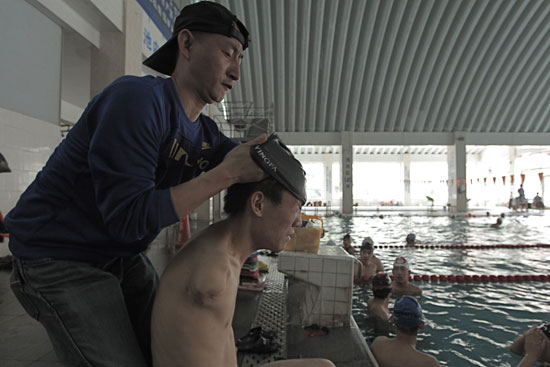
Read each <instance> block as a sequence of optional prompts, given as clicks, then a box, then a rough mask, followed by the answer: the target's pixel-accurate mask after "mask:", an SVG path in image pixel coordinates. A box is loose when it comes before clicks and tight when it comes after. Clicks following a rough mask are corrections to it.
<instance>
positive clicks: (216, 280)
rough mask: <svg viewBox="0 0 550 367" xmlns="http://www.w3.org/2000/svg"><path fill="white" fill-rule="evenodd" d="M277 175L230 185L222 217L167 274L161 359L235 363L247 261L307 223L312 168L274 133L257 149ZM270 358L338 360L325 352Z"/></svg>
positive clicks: (160, 363) (157, 339)
mask: <svg viewBox="0 0 550 367" xmlns="http://www.w3.org/2000/svg"><path fill="white" fill-rule="evenodd" d="M251 154H252V156H253V158H254V160H255V161H256V162H257V163H258V164H259V165H260V166H261V167H262V168H263V169H264V170H265V172H266V173H268V174H269V175H270V176H268V178H265V179H263V180H262V181H259V182H252V183H247V184H237V185H233V186H231V187H229V189H228V192H227V195H226V197H225V207H224V210H225V212H226V213H227V214H228V217H227V219H225V220H222V221H219V222H217V223H215V224H213V225H211V226H209V227H208V228H207V229H205V230H204V231H202V232H201V233H199V234H198V235H197V237H196V238H194V239H192V240H191V241H190V242H189V243H188V244H187V245H185V246H184V247H183V248H182V249H181V250H180V252H179V253H178V254H177V255H176V257H175V258H174V260H173V261H172V262H171V263H170V264H169V265H168V267H167V268H166V270H165V272H164V274H163V275H162V278H161V280H160V286H159V291H158V293H157V297H156V299H155V303H154V306H153V317H152V325H151V335H152V351H153V366H155V367H180V366H181V367H190V366H192V367H214V366H215V367H236V366H237V350H236V348H235V338H234V335H233V328H232V326H231V322H232V319H233V313H234V310H235V301H236V297H237V288H238V286H239V275H240V271H241V267H242V265H243V263H244V261H245V260H246V258H247V257H248V256H249V255H250V254H251V253H252V252H254V251H256V250H258V249H260V248H261V249H269V250H271V251H273V252H279V251H281V250H282V249H283V247H284V245H285V244H286V243H287V242H288V241H289V239H290V236H291V235H292V234H293V233H294V227H299V226H300V225H301V215H300V214H301V213H300V211H301V207H302V205H303V204H304V203H305V202H306V194H305V181H306V180H305V173H304V171H303V169H302V166H301V164H300V162H298V161H297V160H296V159H295V158H294V157H293V156H292V154H291V153H290V151H289V150H288V149H287V148H286V147H285V146H284V145H283V144H282V143H280V142H279V140H278V139H277V138H276V137H274V136H273V135H272V136H271V137H270V138H269V139H268V141H267V142H266V143H264V144H262V145H259V146H255V147H253V149H252V150H251ZM265 366H270V367H274V366H281V367H282V366H292V367H294V366H296V367H306V366H319V367H334V364H332V363H331V362H330V361H328V360H324V359H303V360H302V359H300V360H288V361H277V362H274V363H270V364H267V365H265Z"/></svg>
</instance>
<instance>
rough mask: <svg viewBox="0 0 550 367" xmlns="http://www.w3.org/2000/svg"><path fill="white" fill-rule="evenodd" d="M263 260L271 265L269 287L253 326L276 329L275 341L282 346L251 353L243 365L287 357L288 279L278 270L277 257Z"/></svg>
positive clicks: (262, 297) (263, 258) (263, 295)
mask: <svg viewBox="0 0 550 367" xmlns="http://www.w3.org/2000/svg"><path fill="white" fill-rule="evenodd" d="M261 260H262V261H263V262H264V263H266V264H267V266H268V267H269V273H267V276H266V278H265V280H264V281H265V282H266V284H267V287H266V289H265V290H264V291H263V293H262V296H261V298H260V302H259V304H258V310H257V311H256V318H255V319H254V322H253V323H252V327H256V326H261V327H262V329H264V330H273V331H275V332H276V333H277V337H276V339H275V341H276V342H277V343H278V344H279V345H280V346H281V348H280V349H279V350H278V351H277V352H275V353H270V354H256V353H249V354H247V355H246V356H245V357H244V358H243V361H242V363H241V367H255V366H261V365H262V364H264V363H269V362H274V361H277V360H279V359H285V358H286V318H287V317H286V297H287V280H286V279H285V276H284V274H283V273H280V272H279V271H278V270H277V258H273V257H267V256H261Z"/></svg>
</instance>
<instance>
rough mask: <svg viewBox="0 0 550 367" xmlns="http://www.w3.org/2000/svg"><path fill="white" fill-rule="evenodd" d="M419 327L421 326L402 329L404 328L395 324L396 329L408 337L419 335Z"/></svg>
mask: <svg viewBox="0 0 550 367" xmlns="http://www.w3.org/2000/svg"><path fill="white" fill-rule="evenodd" d="M419 327H420V326H415V327H402V326H399V325H397V323H395V328H396V329H399V331H401V332H402V333H403V334H407V335H416V334H418V328H419Z"/></svg>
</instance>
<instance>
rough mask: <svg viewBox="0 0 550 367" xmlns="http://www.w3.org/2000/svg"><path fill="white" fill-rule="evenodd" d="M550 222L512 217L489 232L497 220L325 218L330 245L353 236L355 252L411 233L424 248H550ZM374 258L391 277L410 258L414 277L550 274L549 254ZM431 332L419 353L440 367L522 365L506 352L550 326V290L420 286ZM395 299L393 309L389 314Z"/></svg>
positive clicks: (388, 254)
mask: <svg viewBox="0 0 550 367" xmlns="http://www.w3.org/2000/svg"><path fill="white" fill-rule="evenodd" d="M549 219H550V218H549V215H544V214H538V215H528V216H523V215H520V216H513V217H511V216H508V217H506V218H505V219H504V223H503V226H502V227H501V228H499V229H493V228H489V224H491V223H494V222H495V220H496V217H491V218H486V217H477V218H459V219H452V218H450V217H447V216H441V217H427V216H413V217H408V216H399V215H391V216H384V218H379V217H378V214H377V215H376V216H363V217H352V218H345V219H342V218H338V217H330V218H326V219H325V232H326V235H325V238H324V239H323V241H322V242H325V241H327V240H328V239H332V240H333V241H335V242H336V243H337V244H341V242H342V236H343V235H344V234H345V233H348V232H349V233H351V235H352V237H353V238H354V240H355V243H354V245H360V244H361V241H362V239H363V238H364V237H365V236H370V237H372V238H373V239H374V241H375V245H400V244H403V243H404V238H405V236H406V234H407V233H409V232H414V233H416V236H417V240H419V241H420V243H422V244H434V245H436V244H437V245H491V244H493V245H494V244H537V243H550V220H549ZM375 255H376V256H377V257H379V258H380V259H381V261H382V263H383V264H384V268H385V269H386V271H387V272H388V273H391V267H392V264H393V260H394V259H395V257H397V256H405V257H406V258H407V259H408V260H409V262H410V263H411V273H412V275H415V274H419V275H423V274H428V275H432V274H435V275H449V274H454V275H458V274H461V275H474V274H477V275H484V274H486V275H517V274H529V275H535V274H547V275H550V248H533V247H531V248H516V249H503V248H497V249H419V248H416V249H415V248H377V249H375ZM415 284H417V285H418V286H420V287H421V288H422V290H423V297H422V300H421V304H422V308H423V312H424V318H425V322H426V328H425V329H424V330H422V331H421V332H420V333H419V337H418V344H417V348H418V349H419V350H422V351H424V352H427V353H430V354H431V355H433V356H435V357H436V358H437V359H438V360H439V362H440V363H441V365H442V366H487V367H492V366H503V367H505V366H510V367H512V366H516V365H517V363H518V362H519V360H520V359H521V358H520V357H519V356H516V355H513V354H512V353H511V352H510V351H509V350H508V345H509V344H510V342H511V341H512V340H513V339H515V337H516V336H518V335H519V334H520V333H523V332H524V331H525V330H526V329H527V328H528V327H529V326H530V325H533V324H540V323H542V322H543V321H550V302H549V300H550V283H548V282H511V283H501V282H495V283H462V284H457V283H447V282H415ZM369 296H371V291H370V290H368V289H366V288H361V287H356V289H355V290H354V300H353V315H354V318H355V319H356V321H357V323H358V325H359V326H360V328H361V329H362V332H363V334H364V335H365V336H366V338H367V340H369V335H372V334H371V333H372V330H369V328H368V326H367V325H368V323H367V322H366V320H367V315H366V302H367V299H368V297H369ZM392 307H393V300H392V301H391V302H390V309H391V308H392Z"/></svg>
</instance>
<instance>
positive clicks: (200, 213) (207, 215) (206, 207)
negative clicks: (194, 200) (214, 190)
mask: <svg viewBox="0 0 550 367" xmlns="http://www.w3.org/2000/svg"><path fill="white" fill-rule="evenodd" d="M211 214H212V211H211V203H210V199H208V200H206V201H205V202H204V203H202V204H201V206H199V207H198V208H197V209H195V211H193V213H191V216H190V218H191V219H197V220H204V221H208V222H210V221H211V220H212V216H211Z"/></svg>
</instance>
